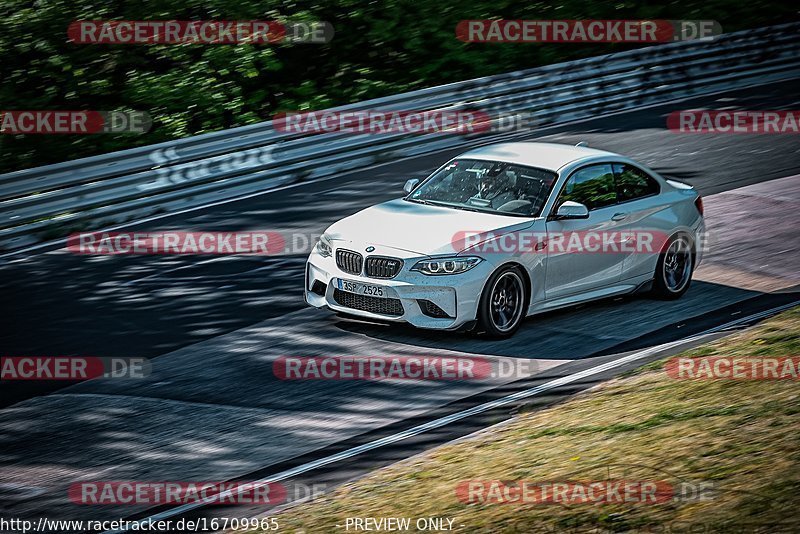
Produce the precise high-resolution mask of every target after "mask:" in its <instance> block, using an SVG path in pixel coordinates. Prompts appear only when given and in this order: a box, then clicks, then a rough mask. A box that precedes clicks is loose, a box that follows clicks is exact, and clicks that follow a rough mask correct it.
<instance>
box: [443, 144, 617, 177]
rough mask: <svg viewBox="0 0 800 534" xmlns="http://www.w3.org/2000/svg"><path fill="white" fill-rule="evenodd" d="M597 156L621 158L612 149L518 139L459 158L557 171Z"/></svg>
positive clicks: (462, 155)
mask: <svg viewBox="0 0 800 534" xmlns="http://www.w3.org/2000/svg"><path fill="white" fill-rule="evenodd" d="M598 156H599V157H612V158H614V159H616V158H621V157H622V156H620V155H619V154H614V153H613V152H606V151H605V150H597V149H594V148H589V147H584V146H574V145H562V144H559V143H532V142H531V143H528V142H517V143H498V144H495V145H487V146H482V147H479V148H476V149H473V150H470V151H468V152H465V153H463V154H461V155H460V156H458V159H461V158H474V159H483V160H493V161H503V162H506V163H517V164H519V165H527V166H529V167H536V168H539V169H545V170H549V171H553V172H557V171H558V170H559V169H561V168H562V167H564V166H565V165H568V164H570V163H573V162H576V161H579V160H584V159H585V160H589V159H593V158H596V157H598Z"/></svg>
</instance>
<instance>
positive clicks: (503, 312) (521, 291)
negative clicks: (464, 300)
mask: <svg viewBox="0 0 800 534" xmlns="http://www.w3.org/2000/svg"><path fill="white" fill-rule="evenodd" d="M523 276H524V274H523V273H521V272H520V270H519V269H517V268H515V267H506V268H503V269H499V270H498V271H496V272H494V273H493V274H492V276H490V277H489V281H488V282H486V285H485V286H484V288H483V293H482V294H481V299H480V302H479V303H478V324H479V330H481V331H483V332H485V333H486V335H487V336H489V337H491V338H496V339H502V338H507V337H511V336H512V335H514V332H516V331H517V330H518V329H519V327H520V325H522V321H523V320H524V319H525V316H526V308H527V303H528V297H527V292H526V290H525V281H524V279H523Z"/></svg>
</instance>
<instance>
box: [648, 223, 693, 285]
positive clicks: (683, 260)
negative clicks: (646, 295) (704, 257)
mask: <svg viewBox="0 0 800 534" xmlns="http://www.w3.org/2000/svg"><path fill="white" fill-rule="evenodd" d="M693 270H694V250H693V248H692V242H691V241H690V239H689V238H688V237H687V236H685V235H678V236H675V237H673V238H672V239H670V240H669V242H668V243H667V245H666V247H664V251H663V252H662V253H661V254H659V256H658V263H657V264H656V272H655V278H654V279H653V296H655V297H657V298H661V299H666V300H672V299H677V298H679V297H680V296H681V295H683V294H684V293H686V291H687V290H688V289H689V284H691V282H692V271H693Z"/></svg>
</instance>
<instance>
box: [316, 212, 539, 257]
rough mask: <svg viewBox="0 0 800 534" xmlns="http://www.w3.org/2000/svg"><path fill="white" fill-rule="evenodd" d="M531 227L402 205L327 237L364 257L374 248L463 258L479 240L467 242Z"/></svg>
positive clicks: (344, 223)
mask: <svg viewBox="0 0 800 534" xmlns="http://www.w3.org/2000/svg"><path fill="white" fill-rule="evenodd" d="M532 222H533V221H532V219H528V218H522V217H510V216H505V215H495V214H492V213H478V212H473V211H464V210H458V209H454V208H445V207H440V206H426V205H424V204H417V203H414V202H407V201H405V200H402V199H397V200H391V201H389V202H384V203H383V204H377V205H375V206H372V207H369V208H367V209H365V210H362V211H359V212H358V213H356V214H354V215H351V216H350V217H346V218H344V219H342V220H340V221H339V222H337V223H334V224H333V225H331V226H330V227H329V228H328V229H327V230H326V231H325V233H326V234H327V235H328V236H329V237H330V238H331V239H332V240H334V243H333V244H334V246H336V247H344V248H348V247H349V248H352V249H353V250H356V251H358V252H363V251H364V249H365V248H366V247H369V246H373V247H375V251H374V253H375V254H382V253H387V254H388V253H395V254H397V255H400V256H404V257H410V256H427V255H439V254H452V253H458V252H462V251H463V250H464V249H465V248H466V247H467V245H469V246H472V245H473V244H475V243H476V240H475V239H470V238H467V239H465V236H472V235H474V234H484V233H488V234H490V235H497V234H501V233H506V232H509V231H516V230H521V229H523V228H526V227H528V226H530V225H531V224H532ZM386 249H392V251H390V250H386ZM393 251H401V252H404V254H398V253H397V252H393Z"/></svg>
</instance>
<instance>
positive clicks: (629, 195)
mask: <svg viewBox="0 0 800 534" xmlns="http://www.w3.org/2000/svg"><path fill="white" fill-rule="evenodd" d="M614 172H615V173H616V174H617V195H618V196H619V201H620V202H625V201H628V200H634V199H637V198H642V197H647V196H650V195H655V194H656V193H658V192H659V191H660V190H661V187H660V186H659V185H658V182H656V181H655V179H653V178H652V177H651V176H648V175H647V173H645V172H644V171H643V170H641V169H639V168H637V167H634V166H633V165H628V164H627V163H615V164H614Z"/></svg>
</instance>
